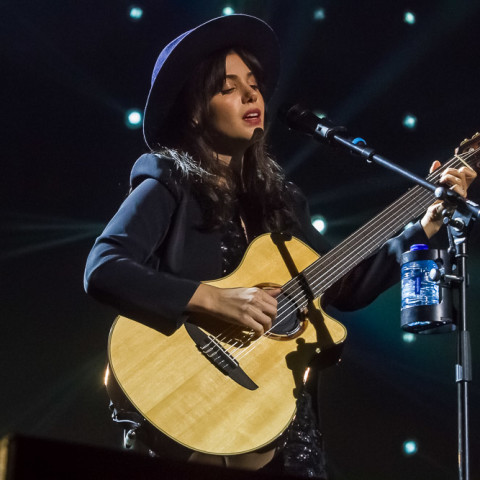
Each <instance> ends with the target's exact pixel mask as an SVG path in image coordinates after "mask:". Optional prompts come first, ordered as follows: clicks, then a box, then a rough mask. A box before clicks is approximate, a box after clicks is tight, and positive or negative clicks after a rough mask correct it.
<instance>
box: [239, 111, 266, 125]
mask: <svg viewBox="0 0 480 480" xmlns="http://www.w3.org/2000/svg"><path fill="white" fill-rule="evenodd" d="M242 118H243V120H245V121H246V122H248V123H255V124H258V123H260V122H261V120H262V113H261V111H260V110H259V109H258V108H255V109H253V110H248V112H247V113H245V115H244V116H243V117H242Z"/></svg>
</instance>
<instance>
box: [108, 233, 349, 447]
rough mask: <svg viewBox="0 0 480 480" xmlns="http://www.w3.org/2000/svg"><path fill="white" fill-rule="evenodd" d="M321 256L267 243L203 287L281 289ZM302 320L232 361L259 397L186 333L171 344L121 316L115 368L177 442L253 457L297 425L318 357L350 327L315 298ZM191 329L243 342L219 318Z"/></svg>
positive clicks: (113, 350)
mask: <svg viewBox="0 0 480 480" xmlns="http://www.w3.org/2000/svg"><path fill="white" fill-rule="evenodd" d="M318 258H319V256H318V254H317V253H316V252H314V251H313V250H312V249H310V248H309V247H308V246H307V245H305V244H304V243H303V242H301V241H300V240H298V239H295V238H292V237H286V236H282V235H268V234H267V235H262V236H261V237H258V238H257V239H256V240H254V241H253V242H252V243H251V245H250V247H249V248H248V250H247V252H246V254H245V257H244V258H243V260H242V263H241V264H240V266H239V267H238V268H237V269H236V270H235V271H234V272H232V273H231V274H230V275H228V276H227V277H224V278H222V279H219V280H214V281H209V282H205V283H207V284H209V285H214V286H216V287H220V288H232V287H239V286H242V287H251V286H262V287H268V286H274V285H284V284H285V283H287V282H288V281H289V280H291V279H292V278H293V277H294V276H296V275H298V274H299V272H301V271H302V270H304V269H305V268H306V267H307V266H309V265H310V264H311V263H313V262H314V261H315V260H317V259H318ZM305 316H306V318H305V321H304V322H303V323H302V327H301V328H300V329H299V331H298V332H296V333H295V334H293V335H280V336H273V337H270V336H264V337H262V338H261V339H258V340H252V339H250V341H247V342H245V343H244V344H242V346H241V347H235V349H236V352H235V354H233V353H232V355H233V356H235V357H237V356H238V357H237V358H238V363H239V365H240V367H241V369H242V370H243V371H244V372H245V374H246V375H248V377H249V378H250V379H251V380H252V381H253V382H254V383H255V384H256V386H257V387H258V388H255V389H248V388H245V386H242V385H240V384H239V383H237V382H236V381H234V380H233V379H232V378H230V376H228V375H226V374H225V373H224V372H222V371H221V370H220V369H219V368H217V367H216V366H215V365H214V364H212V362H211V360H210V359H209V358H207V356H206V355H204V354H203V353H202V352H201V351H200V350H199V348H197V346H196V344H195V342H194V341H193V340H192V337H191V336H190V335H189V333H188V332H187V330H186V328H185V327H182V328H180V329H179V330H177V331H176V332H175V333H174V334H173V335H172V336H169V337H167V336H165V335H163V334H161V333H159V332H158V331H156V330H154V329H152V328H150V327H147V326H145V325H143V324H141V323H139V322H136V321H134V320H131V319H128V318H125V317H121V316H120V317H118V318H117V319H116V321H115V323H114V324H113V326H112V330H111V332H110V337H109V362H110V369H111V371H112V373H113V375H114V377H115V380H116V382H117V383H118V385H119V386H120V388H121V390H122V392H123V394H124V395H125V397H126V398H127V399H128V400H129V402H130V403H131V404H132V405H133V407H134V408H135V409H136V410H137V411H138V412H139V413H140V414H141V415H142V416H143V417H144V418H145V419H146V420H147V421H148V422H149V423H150V424H151V425H152V426H153V427H155V428H156V429H158V430H160V431H161V432H163V433H164V434H165V435H167V436H168V437H170V438H172V439H173V440H175V441H176V442H178V443H180V444H182V445H184V446H186V447H188V448H190V449H192V450H196V451H200V452H204V453H209V454H217V455H236V454H241V453H246V452H251V451H254V450H257V449H259V448H261V447H262V446H266V445H268V444H269V443H271V442H272V441H274V440H275V439H276V438H278V437H279V436H280V435H281V433H282V432H283V431H284V430H285V429H286V428H287V427H288V425H289V424H290V422H291V421H292V418H293V416H294V414H295V404H296V395H297V394H298V392H299V389H300V387H301V385H302V382H303V377H304V374H305V370H306V367H307V366H308V364H309V362H310V361H311V360H312V358H313V357H315V356H316V355H317V354H318V353H321V352H322V351H333V350H335V349H333V348H332V347H335V346H340V345H341V344H342V342H343V341H344V339H345V337H346V330H345V328H344V326H343V325H342V324H340V323H339V322H337V321H336V320H334V319H333V318H331V317H329V316H327V315H326V314H325V313H324V312H323V311H322V309H321V307H320V302H319V299H316V300H314V301H313V302H310V303H309V306H308V311H307V312H306V315H305ZM189 321H190V320H189ZM191 321H192V322H193V323H195V324H197V325H198V326H200V327H201V328H202V331H204V332H206V333H207V334H212V335H215V336H216V335H217V334H218V333H220V330H219V328H222V329H223V330H227V332H229V333H228V334H226V335H225V336H224V337H222V340H221V341H219V344H221V345H222V346H223V347H224V348H225V350H228V351H230V352H233V350H232V349H233V344H234V343H235V342H236V340H237V339H238V338H240V337H242V336H243V337H242V338H244V337H245V335H247V332H241V331H240V329H239V328H237V327H231V326H230V325H229V324H227V323H225V322H222V321H219V320H217V319H212V318H207V317H195V318H194V319H192V320H191Z"/></svg>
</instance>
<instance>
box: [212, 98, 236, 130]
mask: <svg viewBox="0 0 480 480" xmlns="http://www.w3.org/2000/svg"><path fill="white" fill-rule="evenodd" d="M210 115H211V122H212V126H213V127H214V129H215V130H217V131H219V132H222V131H225V129H228V125H230V124H231V123H232V120H233V118H234V109H233V107H232V106H231V105H230V104H229V102H228V101H223V102H221V103H220V102H218V103H217V104H214V105H212V108H211V109H210Z"/></svg>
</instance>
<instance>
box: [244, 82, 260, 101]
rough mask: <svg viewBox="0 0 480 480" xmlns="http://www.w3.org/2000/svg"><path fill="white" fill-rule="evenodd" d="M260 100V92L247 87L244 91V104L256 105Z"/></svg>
mask: <svg viewBox="0 0 480 480" xmlns="http://www.w3.org/2000/svg"><path fill="white" fill-rule="evenodd" d="M257 99H258V92H257V90H255V89H254V88H252V87H251V86H250V85H247V86H246V87H245V89H244V91H243V98H242V100H243V103H255V102H256V101H257Z"/></svg>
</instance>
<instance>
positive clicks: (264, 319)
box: [244, 305, 272, 335]
mask: <svg viewBox="0 0 480 480" xmlns="http://www.w3.org/2000/svg"><path fill="white" fill-rule="evenodd" d="M245 314H246V315H245V317H244V324H245V325H248V326H249V327H250V328H251V329H252V330H253V331H254V332H255V333H257V334H260V335H262V334H263V333H265V332H266V331H267V330H269V329H270V328H272V319H271V318H270V317H269V316H268V315H266V314H265V313H264V312H262V311H261V310H259V309H258V308H256V307H254V306H253V305H249V307H248V309H247V310H246V312H245Z"/></svg>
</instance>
